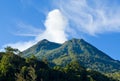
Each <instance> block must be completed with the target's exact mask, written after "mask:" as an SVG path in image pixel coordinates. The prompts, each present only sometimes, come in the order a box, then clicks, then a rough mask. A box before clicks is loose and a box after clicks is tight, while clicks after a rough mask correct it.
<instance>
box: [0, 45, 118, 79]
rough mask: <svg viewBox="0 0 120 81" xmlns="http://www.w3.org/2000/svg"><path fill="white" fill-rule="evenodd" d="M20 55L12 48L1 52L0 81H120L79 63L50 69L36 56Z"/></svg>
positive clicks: (45, 61) (45, 62)
mask: <svg viewBox="0 0 120 81" xmlns="http://www.w3.org/2000/svg"><path fill="white" fill-rule="evenodd" d="M18 53H19V54H20V51H19V50H18V49H13V48H11V47H7V48H5V52H0V81H118V80H115V79H112V78H110V77H107V75H104V74H101V73H99V72H96V71H93V70H88V69H86V68H85V67H83V66H81V65H80V64H79V63H78V62H77V61H73V62H71V63H69V64H67V65H66V66H65V67H60V66H54V67H49V65H48V61H47V60H41V61H39V60H37V57H35V56H34V55H32V56H31V57H29V58H22V57H20V56H19V54H18ZM108 75H110V74H108ZM117 76H118V74H116V77H117ZM118 77H119V76H118Z"/></svg>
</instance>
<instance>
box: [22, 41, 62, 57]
mask: <svg viewBox="0 0 120 81" xmlns="http://www.w3.org/2000/svg"><path fill="white" fill-rule="evenodd" d="M60 46H61V44H57V43H53V42H49V41H48V40H46V39H44V40H42V41H40V42H38V43H37V44H35V45H33V46H32V47H31V48H28V49H27V50H25V51H23V55H22V57H29V56H31V55H32V54H35V56H39V54H40V55H43V54H45V53H46V52H47V51H49V50H52V49H55V48H58V47H60Z"/></svg>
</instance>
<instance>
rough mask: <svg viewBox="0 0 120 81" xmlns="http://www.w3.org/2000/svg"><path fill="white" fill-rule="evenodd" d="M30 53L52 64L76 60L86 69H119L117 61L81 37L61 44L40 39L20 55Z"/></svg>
mask: <svg viewBox="0 0 120 81" xmlns="http://www.w3.org/2000/svg"><path fill="white" fill-rule="evenodd" d="M36 48H37V49H38V50H37V51H36ZM51 48H52V49H51ZM34 51H35V52H34ZM31 55H35V56H36V57H37V58H38V59H39V60H42V59H46V60H48V61H49V62H51V64H52V65H53V64H55V65H58V66H66V65H67V64H69V63H70V62H73V61H77V62H79V64H81V65H82V66H84V67H85V68H87V69H91V70H95V71H99V72H103V73H111V72H117V71H119V70H120V62H119V61H117V60H114V59H112V58H111V57H109V56H108V55H107V54H105V53H104V52H102V51H100V50H99V49H97V48H96V47H94V46H93V45H91V44H89V43H88V42H86V41H85V40H83V39H72V40H69V41H66V42H65V43H63V44H57V43H54V42H49V41H48V40H42V41H40V42H39V43H37V44H36V45H34V46H32V47H30V48H29V49H27V50H25V51H23V54H22V55H21V56H22V57H24V58H25V57H29V56H31ZM51 64H50V65H51Z"/></svg>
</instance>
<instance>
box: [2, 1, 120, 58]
mask: <svg viewBox="0 0 120 81" xmlns="http://www.w3.org/2000/svg"><path fill="white" fill-rule="evenodd" d="M119 4H120V0H12V1H10V0H0V49H1V50H2V49H3V48H4V47H5V46H8V45H10V46H12V47H14V48H19V49H20V50H25V49H26V48H28V47H30V46H32V45H34V44H35V43H37V42H38V41H40V40H42V39H48V40H50V41H53V42H58V43H63V42H64V41H66V40H69V39H71V38H83V39H85V40H86V41H87V42H89V43H91V44H92V45H94V46H96V47H97V48H98V49H100V50H102V51H103V52H105V53H106V54H108V55H109V56H111V57H113V58H114V59H116V60H120V43H119V40H120V14H119V13H120V5H119Z"/></svg>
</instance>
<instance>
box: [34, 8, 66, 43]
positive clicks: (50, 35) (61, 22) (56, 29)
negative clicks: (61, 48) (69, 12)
mask: <svg viewBox="0 0 120 81" xmlns="http://www.w3.org/2000/svg"><path fill="white" fill-rule="evenodd" d="M66 26H67V20H66V18H65V17H64V16H63V15H62V13H61V12H60V11H59V10H58V9H55V10H53V11H51V12H50V13H49V14H48V16H47V19H46V21H45V28H46V30H45V31H44V33H42V34H40V35H39V36H38V37H37V38H36V40H39V39H41V38H42V39H48V40H50V41H53V42H58V43H63V42H64V41H66V40H67V37H66V36H67V35H66V34H65V30H66Z"/></svg>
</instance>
